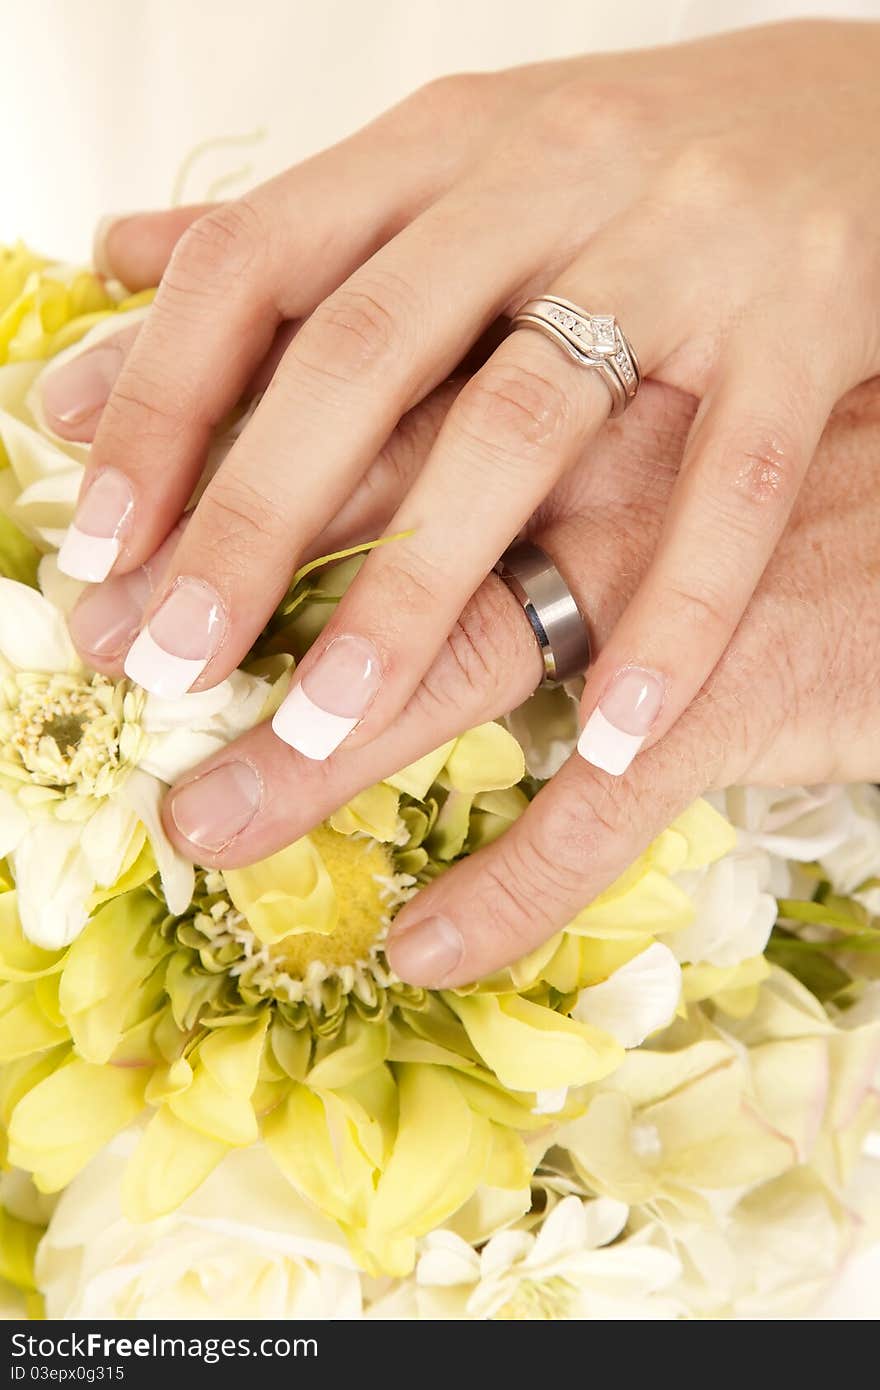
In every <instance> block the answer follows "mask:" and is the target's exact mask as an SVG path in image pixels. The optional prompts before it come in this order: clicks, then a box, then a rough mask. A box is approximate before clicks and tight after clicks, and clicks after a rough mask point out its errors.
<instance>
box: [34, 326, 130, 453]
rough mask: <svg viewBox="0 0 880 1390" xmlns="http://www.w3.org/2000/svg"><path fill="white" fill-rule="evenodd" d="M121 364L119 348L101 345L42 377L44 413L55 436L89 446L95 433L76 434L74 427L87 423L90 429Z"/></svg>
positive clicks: (107, 344) (106, 344)
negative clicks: (59, 435)
mask: <svg viewBox="0 0 880 1390" xmlns="http://www.w3.org/2000/svg"><path fill="white" fill-rule="evenodd" d="M124 360H125V353H124V352H123V350H122V348H121V347H120V346H119V345H118V344H115V343H112V342H107V343H101V344H100V345H99V346H98V347H94V348H90V349H89V351H88V352H84V353H82V355H81V356H79V357H74V358H73V359H72V360H71V361H70V362H67V363H65V365H64V366H63V367H56V369H55V370H54V371H50V372H47V373H46V374H45V376H44V377H43V379H42V395H43V409H44V410H45V412H46V416H47V418H48V422H49V425H50V427H51V428H52V429H54V430H55V433H56V434H61V435H62V437H63V438H65V439H72V440H74V441H75V442H77V441H78V442H80V443H85V444H88V443H91V440H92V437H93V434H94V430H93V429H92V428H89V430H87V431H84V430H81V429H80V430H78V429H77V426H81V425H83V424H85V423H86V422H88V423H89V425H90V426H91V423H92V421H93V418H94V416H96V415H99V414H100V413H101V411H102V410H103V409H104V406H105V405H106V404H107V401H108V400H109V398H110V392H111V391H112V390H113V385H114V383H115V381H116V378H117V377H118V375H119V372H120V370H121V368H122V363H123V362H124ZM81 436H82V437H81Z"/></svg>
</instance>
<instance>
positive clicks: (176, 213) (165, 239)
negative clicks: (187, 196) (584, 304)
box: [92, 204, 210, 290]
mask: <svg viewBox="0 0 880 1390" xmlns="http://www.w3.org/2000/svg"><path fill="white" fill-rule="evenodd" d="M208 206H210V205H209V204H205V205H202V204H200V205H198V206H196V207H182V208H167V209H162V210H160V211H158V212H127V213H114V214H111V215H109V216H106V217H102V218H101V220H100V221H99V222H98V224H97V226H96V228H95V234H94V239H93V245H92V261H93V264H94V267H95V269H96V271H97V272H98V274H99V275H103V276H104V277H105V278H106V279H113V280H120V281H121V282H122V284H123V285H125V286H126V288H127V289H130V290H146V289H152V288H153V287H154V286H155V285H158V283H159V281H160V280H161V279H162V276H163V275H164V273H165V270H166V267H167V265H168V262H169V261H170V259H171V256H172V253H173V251H174V248H175V246H176V245H177V243H178V241H179V240H180V238H181V237H182V236H183V233H184V232H185V231H186V230H187V228H188V227H189V226H190V225H191V224H192V223H193V222H195V221H196V220H197V219H198V218H199V217H201V216H202V214H203V213H204V212H206V211H207V208H208Z"/></svg>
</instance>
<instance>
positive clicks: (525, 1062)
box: [445, 994, 624, 1091]
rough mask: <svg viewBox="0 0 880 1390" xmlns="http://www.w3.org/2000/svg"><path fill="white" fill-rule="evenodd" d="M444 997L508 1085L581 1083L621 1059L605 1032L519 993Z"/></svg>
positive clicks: (527, 1087)
mask: <svg viewBox="0 0 880 1390" xmlns="http://www.w3.org/2000/svg"><path fill="white" fill-rule="evenodd" d="M445 998H446V1000H447V1002H448V1003H449V1005H450V1007H451V1008H452V1009H454V1010H455V1012H456V1013H457V1014H458V1016H459V1018H460V1019H461V1021H462V1023H463V1024H464V1026H465V1028H466V1029H467V1032H468V1035H469V1036H470V1038H471V1041H472V1042H473V1043H474V1046H475V1047H476V1048H477V1051H478V1052H479V1053H480V1055H481V1056H482V1057H483V1059H484V1060H485V1062H486V1065H487V1066H488V1067H490V1068H491V1070H492V1071H493V1072H494V1073H495V1075H496V1076H497V1077H498V1079H499V1080H500V1081H501V1083H502V1084H503V1085H504V1086H508V1087H510V1089H511V1090H513V1091H538V1090H541V1089H550V1088H555V1087H557V1086H579V1085H583V1084H584V1083H585V1082H588V1081H596V1080H598V1078H599V1077H602V1076H607V1075H608V1073H609V1072H611V1071H613V1070H614V1068H615V1067H616V1066H618V1065H619V1064H620V1062H621V1061H622V1060H623V1057H624V1051H623V1048H622V1047H621V1046H620V1045H619V1043H616V1042H615V1041H614V1039H613V1038H610V1037H608V1035H607V1034H605V1033H600V1032H599V1031H598V1029H596V1028H591V1027H589V1025H588V1024H585V1023H578V1022H577V1021H576V1020H575V1019H572V1018H568V1017H566V1015H565V1014H560V1013H556V1012H555V1011H554V1010H553V1009H547V1008H544V1007H543V1006H542V1005H540V1004H533V1003H532V1002H531V1001H530V1000H528V999H521V998H520V997H519V995H516V994H508V995H500V996H499V995H491V994H484V995H471V996H470V997H469V998H460V997H457V996H455V995H451V994H447V995H446V996H445Z"/></svg>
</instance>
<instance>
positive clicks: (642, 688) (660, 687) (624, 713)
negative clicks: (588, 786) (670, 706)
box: [578, 666, 666, 777]
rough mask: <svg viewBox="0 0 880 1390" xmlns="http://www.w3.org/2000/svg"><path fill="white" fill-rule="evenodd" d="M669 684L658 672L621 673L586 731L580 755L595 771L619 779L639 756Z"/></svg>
mask: <svg viewBox="0 0 880 1390" xmlns="http://www.w3.org/2000/svg"><path fill="white" fill-rule="evenodd" d="M665 694H666V682H665V680H664V679H663V677H662V676H658V675H657V673H656V671H646V670H644V669H643V668H642V667H641V666H625V667H624V669H623V670H622V671H618V673H617V675H616V676H615V677H614V679H613V681H612V682H611V684H610V685H609V687H608V689H607V690H606V691H605V694H604V695H603V696H602V699H601V700H600V701H599V703H598V705H597V706H596V708H595V709H594V710H593V713H592V714H591V715H590V717H589V719H588V720H587V722H586V724H585V725H584V727H583V730H582V732H581V736H580V738H579V739H578V752H579V753H580V755H581V757H582V758H585V759H586V761H587V762H588V763H592V764H593V767H598V768H601V770H602V771H603V772H610V773H611V774H612V776H614V777H619V776H620V775H621V773H623V772H626V769H627V768H628V767H629V765H630V763H631V762H632V760H633V758H634V757H635V756H636V753H638V751H639V749H640V748H641V746H642V744H643V743H644V741H645V739H646V738H647V737H648V734H649V733H650V732H651V728H652V725H653V723H654V720H655V719H656V718H657V715H658V714H659V713H660V706H661V705H662V704H663V697H664V695H665Z"/></svg>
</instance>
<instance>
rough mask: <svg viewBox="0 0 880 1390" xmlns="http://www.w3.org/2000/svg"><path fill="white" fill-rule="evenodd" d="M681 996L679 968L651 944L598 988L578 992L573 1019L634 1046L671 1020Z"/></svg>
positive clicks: (669, 955)
mask: <svg viewBox="0 0 880 1390" xmlns="http://www.w3.org/2000/svg"><path fill="white" fill-rule="evenodd" d="M680 996H681V966H680V965H679V963H678V961H677V960H676V959H675V956H674V955H673V954H672V952H671V951H670V949H669V947H668V946H663V945H661V944H660V943H659V942H656V941H655V942H654V943H653V945H651V946H649V947H648V948H647V950H646V951H642V952H641V953H640V954H639V955H637V956H635V957H634V959H633V960H631V961H628V962H627V963H626V965H624V966H621V968H620V969H619V970H615V972H614V974H613V975H611V976H609V978H608V979H607V980H603V982H602V984H600V985H591V986H590V987H589V988H588V989H584V990H582V991H581V995H580V998H579V999H578V1002H577V1004H576V1005H575V1007H574V1010H573V1014H574V1017H575V1018H577V1019H579V1020H580V1022H581V1023H589V1024H590V1025H591V1026H592V1027H594V1028H601V1029H602V1031H603V1032H605V1033H610V1034H611V1036H612V1037H613V1038H616V1039H617V1041H618V1042H619V1043H620V1044H621V1046H623V1047H638V1046H639V1044H640V1043H642V1042H644V1040H645V1038H647V1037H648V1036H649V1035H650V1034H651V1033H654V1032H656V1031H657V1029H658V1028H663V1027H665V1026H666V1024H667V1023H669V1022H670V1021H671V1019H672V1018H673V1016H674V1014H675V1010H676V1009H677V1008H678V1001H679V998H680Z"/></svg>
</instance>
